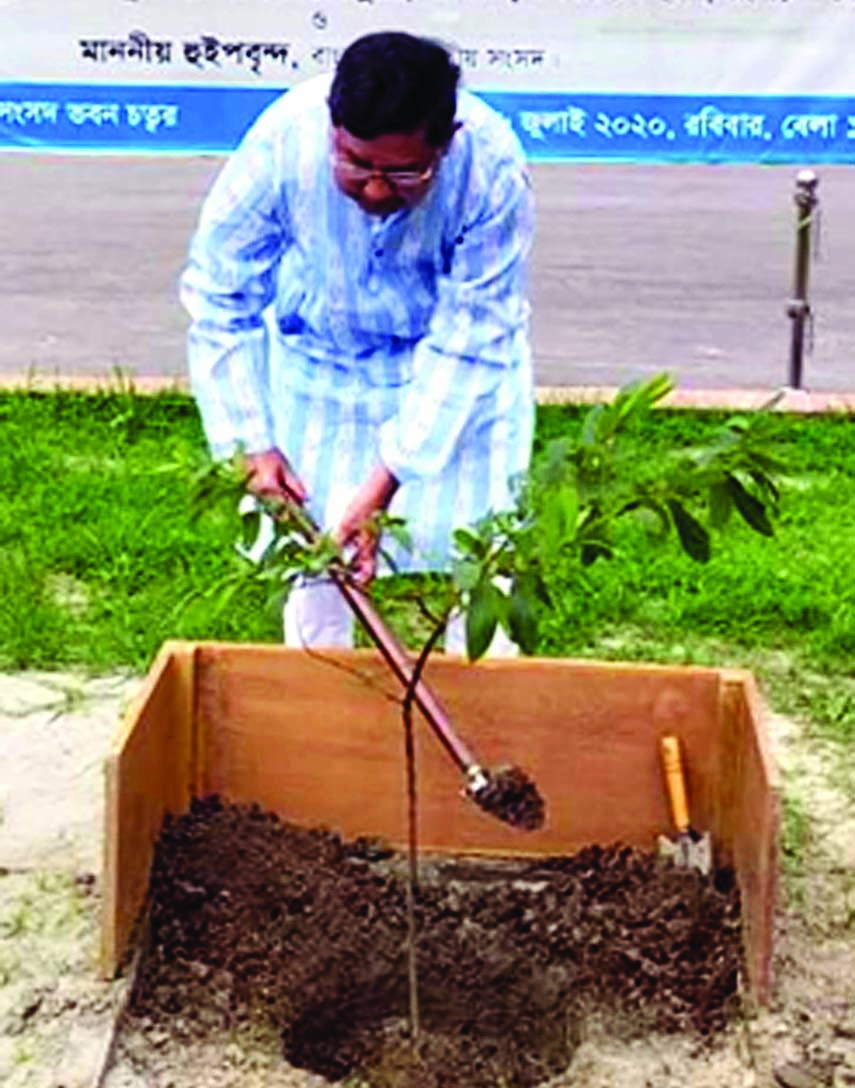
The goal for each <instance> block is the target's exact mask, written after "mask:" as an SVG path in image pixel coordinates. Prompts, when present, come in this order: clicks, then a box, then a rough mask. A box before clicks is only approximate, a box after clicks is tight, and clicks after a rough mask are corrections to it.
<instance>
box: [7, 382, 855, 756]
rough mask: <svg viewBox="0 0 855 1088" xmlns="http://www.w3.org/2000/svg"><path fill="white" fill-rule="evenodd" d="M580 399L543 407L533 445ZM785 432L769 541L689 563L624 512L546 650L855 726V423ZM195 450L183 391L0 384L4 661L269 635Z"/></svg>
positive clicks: (656, 453) (52, 664) (695, 426)
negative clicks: (729, 671)
mask: <svg viewBox="0 0 855 1088" xmlns="http://www.w3.org/2000/svg"><path fill="white" fill-rule="evenodd" d="M585 411H586V410H585V409H576V408H562V407H548V408H542V409H540V411H539V415H538V443H539V446H542V444H543V442H545V441H546V440H547V439H548V438H552V437H555V436H557V435H559V434H568V435H572V434H574V433H576V431H577V429H578V428H579V426H580V423H581V420H582V419H583V418H584V415H585ZM724 418H726V417H724V416H722V415H720V414H715V413H688V412H667V411H659V412H656V413H655V414H654V415H653V416H652V417H651V418H650V419H649V421H648V422H647V423H646V424H645V425H644V427H643V429H641V430H640V431H639V432H638V434H637V435H636V436H635V437H634V438H633V439H632V442H633V447H632V456H633V458H634V459H635V460H636V462H637V463H638V464H639V465H643V464H650V463H652V462H654V461H655V459H657V458H661V457H662V456H663V455H664V451H666V450H667V449H669V448H671V447H672V446H673V445H674V444H675V443H685V444H687V445H688V444H693V443H695V442H698V441H700V440H702V439H703V438H704V437H706V436H708V435H709V434H710V433H711V431H712V429H713V428H716V427H718V426H719V425H720V424H721V422H722V420H723V419H724ZM780 430H781V437H780V450H781V452H782V454H783V456H784V458H785V460H786V461H787V463H788V465H789V466H790V471H791V474H792V479H791V480H790V481H785V482H784V487H783V497H782V504H781V516H780V519H779V521H778V523H777V526H776V535H775V537H774V538H773V539H772V540H766V539H764V538H761V537H758V536H756V535H755V534H753V533H751V532H750V531H749V530H748V529H746V528H745V527H744V526H742V525H741V524H736V523H734V524H732V525H731V526H730V527H729V528H728V529H727V531H726V532H725V533H724V534H723V535H722V536H720V537H718V538H717V539H716V541H715V546H714V551H713V558H712V561H711V562H710V563H709V564H708V565H706V566H701V565H698V564H697V563H694V562H693V561H692V560H690V559H688V558H686V557H684V556H683V555H682V554H680V553H679V552H678V549H677V547H676V545H675V543H674V542H673V541H671V542H666V543H665V544H663V545H662V546H659V547H656V548H651V547H650V546H649V545H648V544H647V542H646V539H645V537H644V536H643V532H642V529H641V528H640V527H631V526H627V527H626V529H625V530H624V532H623V534H622V536H621V538H620V540H619V545H620V547H619V555H618V557H617V558H616V559H615V560H613V561H612V562H603V561H600V562H597V563H596V564H594V565H593V566H592V567H590V568H588V569H587V570H585V571H582V570H578V569H572V570H568V571H567V572H566V577H565V579H564V582H563V590H562V597H561V599H560V600H558V601H557V602H556V604H555V607H554V608H553V609H552V610H550V611H549V612H545V613H544V615H543V616H542V617H541V645H540V650H539V652H541V653H543V654H545V655H567V656H597V657H611V658H625V659H639V660H640V659H644V660H654V661H668V662H697V663H704V664H734V665H744V666H748V667H751V668H754V669H755V671H756V672H757V674H758V676H759V677H760V680H761V683H762V684H763V686H764V688H765V690H766V691H767V694H769V696H770V698H771V699H772V702H773V704H775V705H777V706H778V707H779V708H780V709H781V710H785V711H788V712H790V713H799V714H802V715H804V716H806V717H808V718H809V719H810V720H811V721H812V722H813V724H814V725H815V726H816V727H817V728H819V729H822V730H823V731H826V732H828V733H830V734H833V735H835V736H837V737H840V738H841V739H842V738H845V739H847V740H852V739H855V680H853V676H852V674H853V668H852V663H853V659H855V578H853V567H855V421H850V420H848V419H846V418H843V417H839V418H810V417H794V416H787V417H782V418H781V421H780ZM205 462H206V452H205V443H204V438H203V434H202V430H201V426H200V422H199V418H198V416H197V413H196V410H195V408H194V406H193V403H192V401H191V400H190V399H189V398H188V397H186V396H184V395H181V394H177V393H176V394H163V395H160V396H156V397H142V396H136V395H134V394H133V392H132V391H124V392H115V393H106V392H105V393H102V394H97V395H84V394H71V393H54V394H35V393H7V394H0V481H2V489H0V669H3V670H7V671H8V670H13V669H47V668H56V667H67V666H80V667H84V668H86V669H89V670H92V671H96V672H101V671H106V670H111V669H114V668H117V667H126V668H131V669H135V670H138V671H142V670H144V669H145V668H146V667H147V666H148V664H149V663H150V662H151V660H152V657H153V655H154V654H155V653H156V652H157V649H158V647H159V646H160V645H161V643H162V642H163V641H164V640H165V639H167V638H213V639H229V640H241V641H277V640H278V639H279V632H280V618H279V613H280V609H279V606H278V604H277V603H276V602H272V601H270V600H268V596H267V593H266V591H265V590H264V589H263V588H261V587H260V586H259V585H258V584H257V583H254V582H251V581H247V584H246V586H245V587H244V588H243V589H242V591H240V592H238V593H237V594H236V595H235V596H234V598H233V599H232V600H231V602H230V603H229V605H228V607H227V608H223V607H222V604H221V602H220V598H219V595H218V594H217V593H216V592H215V590H216V587H217V586H218V585H219V584H220V583H222V581H223V580H224V579H226V578H228V577H229V576H231V575H233V574H234V573H235V571H236V570H240V569H242V567H241V564H242V561H241V560H240V559H239V558H238V557H237V556H236V554H235V552H234V549H233V541H234V539H235V534H236V532H237V519H236V516H235V515H234V514H232V513H231V512H227V511H213V512H211V513H210V515H208V516H206V517H204V518H201V519H197V520H194V519H193V517H192V510H191V503H190V491H191V480H192V478H193V474H194V472H196V471H197V470H198V469H199V468H200V467H201V466H203V465H204V464H205Z"/></svg>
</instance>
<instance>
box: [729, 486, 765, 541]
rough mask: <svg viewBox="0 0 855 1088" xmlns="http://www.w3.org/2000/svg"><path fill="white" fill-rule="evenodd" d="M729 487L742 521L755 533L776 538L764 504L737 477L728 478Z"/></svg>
mask: <svg viewBox="0 0 855 1088" xmlns="http://www.w3.org/2000/svg"><path fill="white" fill-rule="evenodd" d="M727 487H728V490H729V491H730V494H731V497H732V499H733V503H734V506H735V507H736V509H737V510H738V511H739V513H740V514H741V515H742V520H743V521H744V522H745V523H746V524H747V525H749V526H750V527H751V528H752V529H753V530H754V531H755V532H757V533H761V534H762V535H763V536H774V535H775V531H774V529H773V528H772V523H771V522H770V521H769V515H768V514H767V513H766V507H765V506H764V505H763V503H762V502H761V501H760V500H759V499H758V498H757V497H756V496H755V495H752V494H751V492H750V491H746V490H745V488H744V487H743V486H742V483H741V481H740V480H738V479H737V477H736V476H728V478H727Z"/></svg>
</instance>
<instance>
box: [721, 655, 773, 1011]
mask: <svg viewBox="0 0 855 1088" xmlns="http://www.w3.org/2000/svg"><path fill="white" fill-rule="evenodd" d="M722 685H723V706H724V710H725V715H724V719H725V720H724V723H723V730H722V745H721V755H720V768H719V772H718V775H717V780H718V782H719V784H720V788H721V792H722V799H721V811H722V819H721V827H722V832H721V833H722V838H723V839H724V840H725V841H726V842H727V843H728V847H729V851H730V856H731V857H732V862H733V866H734V869H735V871H736V876H737V880H738V882H739V888H740V893H741V896H742V917H743V924H744V927H745V948H746V969H747V974H748V983H749V990H750V992H751V993H752V994H753V995H754V997H755V998H756V999H757V1000H758V1001H759V1002H760V1003H761V1004H763V1005H765V1004H767V1003H768V1001H769V996H770V992H771V984H772V950H773V940H774V926H775V907H776V903H777V893H778V837H779V830H780V781H779V778H778V772H777V768H776V766H775V762H774V759H773V758H772V755H771V749H770V745H769V739H768V735H767V733H766V726H765V719H764V715H763V708H762V704H761V700H760V697H759V694H758V692H757V688H756V685H755V683H754V678H753V677H752V676H751V674H750V673H748V672H740V671H737V670H724V671H723V673H722Z"/></svg>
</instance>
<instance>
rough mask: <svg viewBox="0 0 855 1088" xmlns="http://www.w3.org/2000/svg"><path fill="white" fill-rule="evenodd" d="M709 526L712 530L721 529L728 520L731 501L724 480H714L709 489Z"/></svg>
mask: <svg viewBox="0 0 855 1088" xmlns="http://www.w3.org/2000/svg"><path fill="white" fill-rule="evenodd" d="M709 503H710V525H712V527H713V528H714V529H722V528H723V527H724V526H725V525H726V524H727V522H728V520H729V519H730V509H731V506H732V505H733V501H732V499H731V497H730V491H729V490H728V487H727V481H726V480H714V481H713V482H712V483H711V484H710V489H709Z"/></svg>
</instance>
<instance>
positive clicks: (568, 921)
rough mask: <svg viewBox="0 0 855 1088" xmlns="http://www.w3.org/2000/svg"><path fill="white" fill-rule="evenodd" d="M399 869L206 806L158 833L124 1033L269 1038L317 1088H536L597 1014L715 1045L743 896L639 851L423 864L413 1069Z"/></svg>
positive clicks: (361, 848) (391, 862)
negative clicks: (145, 927) (352, 1078)
mask: <svg viewBox="0 0 855 1088" xmlns="http://www.w3.org/2000/svg"><path fill="white" fill-rule="evenodd" d="M404 870H405V866H404V863H403V859H401V858H400V857H399V856H397V855H395V854H393V853H392V852H391V851H389V850H386V849H384V848H382V847H381V846H379V845H378V844H375V843H371V842H366V841H356V842H350V843H348V842H343V841H342V840H341V839H340V838H339V837H338V836H336V835H334V834H331V833H329V832H327V831H323V830H306V829H301V828H297V827H294V826H291V825H288V824H286V823H283V822H281V821H279V820H277V819H276V817H275V816H272V815H270V814H267V813H264V812H262V811H261V810H260V809H257V808H246V807H236V806H230V805H227V804H223V803H221V802H220V801H219V800H218V799H217V798H208V799H205V800H203V801H196V802H194V803H193V806H192V809H191V811H190V812H189V813H188V814H187V815H186V816H183V817H180V818H178V819H168V820H167V823H166V826H165V827H164V830H163V832H162V835H161V837H160V841H159V843H158V848H157V852H156V857H155V862H154V866H153V869H152V877H151V889H150V892H151V900H150V924H149V934H148V940H147V944H146V952H145V954H144V956H143V958H142V960H141V963H140V965H139V969H138V973H137V980H136V985H135V989H134V993H133V995H132V998H131V1003H130V1016H131V1018H132V1020H135V1021H137V1022H141V1021H144V1022H146V1023H149V1024H151V1023H153V1024H156V1025H157V1028H158V1030H161V1031H163V1030H166V1031H170V1032H173V1033H179V1034H180V1033H182V1032H183V1033H185V1034H189V1035H200V1036H204V1035H206V1034H207V1033H211V1032H221V1031H228V1030H229V1029H231V1028H233V1027H235V1026H238V1025H242V1024H244V1023H246V1022H247V1021H254V1022H258V1019H259V1018H261V1019H262V1021H265V1022H267V1023H271V1024H273V1025H275V1027H276V1029H277V1031H279V1032H281V1038H282V1046H283V1057H284V1058H285V1059H286V1060H287V1061H289V1062H290V1063H291V1064H293V1065H296V1066H299V1067H303V1068H308V1069H311V1070H313V1071H315V1072H316V1073H320V1074H322V1075H323V1076H325V1077H328V1078H329V1079H330V1080H336V1079H340V1078H342V1077H345V1076H346V1075H348V1074H349V1073H351V1072H353V1071H359V1073H360V1075H361V1076H362V1077H363V1078H364V1080H365V1082H366V1083H368V1084H374V1085H390V1086H391V1085H398V1084H400V1085H404V1084H408V1085H410V1084H411V1085H417V1086H419V1088H429V1086H430V1088H432V1086H437V1088H439V1086H445V1085H448V1086H451V1085H454V1086H455V1088H481V1086H484V1088H487V1086H489V1088H494V1086H495V1085H496V1084H497V1083H503V1082H504V1083H506V1084H509V1085H519V1086H532V1085H536V1084H537V1083H539V1082H540V1081H542V1080H544V1079H546V1078H547V1077H549V1076H550V1075H552V1074H553V1073H556V1072H558V1071H560V1070H562V1069H564V1068H565V1067H566V1066H567V1064H568V1063H569V1061H570V1060H571V1058H572V1053H573V1049H574V1038H575V1036H574V1024H575V1023H576V1022H577V1020H578V1018H579V1017H581V1016H582V1015H583V1014H584V1013H585V1012H588V1011H590V1009H591V1008H592V1007H596V1008H598V1009H601V1010H602V1009H607V1010H611V1011H612V1012H614V1013H615V1014H616V1015H620V1016H625V1015H627V1014H628V1015H630V1016H631V1017H632V1018H633V1019H634V1020H636V1021H637V1023H638V1025H639V1027H641V1028H644V1027H649V1028H658V1029H659V1030H663V1029H664V1030H666V1031H682V1030H690V1031H693V1032H698V1033H701V1034H702V1035H709V1034H711V1033H714V1032H716V1031H717V1030H719V1029H721V1028H722V1027H724V1026H725V1024H726V1023H727V1020H728V1017H729V1015H730V1013H731V1012H732V1011H733V1009H734V1006H735V994H736V987H737V976H738V972H739V969H740V957H741V943H740V920H739V901H738V894H737V892H736V889H735V887H734V886H733V882H732V881H730V880H728V879H727V878H726V876H724V875H722V874H719V875H718V876H717V877H715V878H706V877H702V876H700V875H699V874H697V873H694V872H687V871H685V870H678V869H675V868H673V867H672V866H671V865H670V864H666V863H663V862H661V861H659V860H658V859H656V858H655V857H653V856H652V855H650V854H647V853H645V852H642V851H638V850H633V849H629V848H619V847H610V848H602V847H591V848H588V849H585V850H582V851H581V852H580V853H578V854H576V855H574V856H573V857H569V858H552V859H547V860H544V859H540V860H537V861H513V862H511V861H508V862H495V863H493V862H481V861H471V860H463V859H458V860H447V861H439V860H434V861H430V862H427V863H425V864H423V865H422V873H423V876H422V881H421V884H420V888H419V891H418V902H417V912H418V963H419V993H420V1003H421V1022H422V1024H421V1026H422V1031H421V1035H420V1040H419V1054H420V1059H419V1061H418V1062H417V1063H414V1062H413V1060H412V1052H411V1048H410V1047H409V1045H408V1040H407V1027H406V1024H407V1007H408V1006H407V962H406V933H407V919H406V888H405V880H404Z"/></svg>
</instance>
